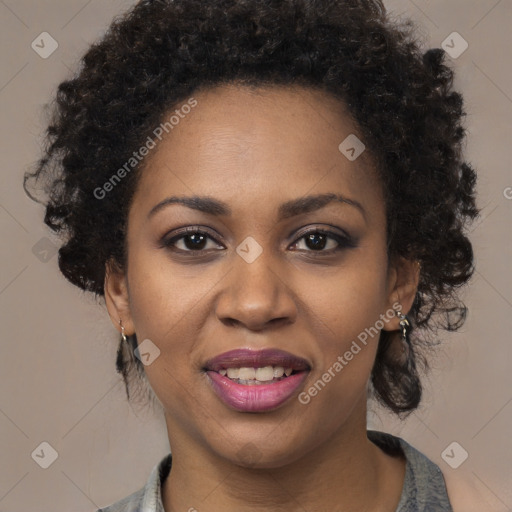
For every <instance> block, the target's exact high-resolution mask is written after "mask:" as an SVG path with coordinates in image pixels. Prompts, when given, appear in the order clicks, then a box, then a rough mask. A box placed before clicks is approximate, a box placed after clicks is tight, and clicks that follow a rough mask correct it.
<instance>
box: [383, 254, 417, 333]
mask: <svg viewBox="0 0 512 512" xmlns="http://www.w3.org/2000/svg"><path fill="white" fill-rule="evenodd" d="M420 268H421V266H420V263H419V262H418V261H416V260H408V259H405V258H403V257H397V258H396V259H395V260H394V261H393V262H392V263H390V266H389V274H388V304H387V306H388V308H391V309H393V310H395V311H400V310H401V311H402V313H403V314H404V315H406V314H407V313H408V312H409V311H410V309H411V307H412V304H413V302H414V297H415V296H416V292H417V290H418V283H419V279H420ZM400 305H401V308H400ZM399 322H400V319H399V318H398V317H394V318H393V319H391V320H390V321H389V322H386V325H385V326H384V330H385V331H395V330H397V329H400V324H399Z"/></svg>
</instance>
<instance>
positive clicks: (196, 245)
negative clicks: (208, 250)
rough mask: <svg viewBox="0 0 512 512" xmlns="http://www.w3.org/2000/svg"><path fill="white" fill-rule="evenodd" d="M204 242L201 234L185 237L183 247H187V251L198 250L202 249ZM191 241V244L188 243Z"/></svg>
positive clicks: (204, 238)
mask: <svg viewBox="0 0 512 512" xmlns="http://www.w3.org/2000/svg"><path fill="white" fill-rule="evenodd" d="M205 240H206V237H205V236H204V235H202V234H201V233H196V234H194V235H187V237H186V238H185V245H186V246H187V249H192V250H198V249H202V248H203V246H204V243H205ZM191 241H192V243H190V242H191Z"/></svg>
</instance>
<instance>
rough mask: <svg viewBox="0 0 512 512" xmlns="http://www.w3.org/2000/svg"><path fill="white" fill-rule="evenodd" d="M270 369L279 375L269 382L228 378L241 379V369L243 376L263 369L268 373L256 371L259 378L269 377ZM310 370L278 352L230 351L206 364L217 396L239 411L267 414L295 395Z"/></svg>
mask: <svg viewBox="0 0 512 512" xmlns="http://www.w3.org/2000/svg"><path fill="white" fill-rule="evenodd" d="M270 367H273V369H274V371H275V372H276V373H275V374H274V375H277V376H278V377H277V378H275V377H274V378H273V379H271V380H270V381H269V382H270V383H262V382H261V381H258V380H254V377H253V378H252V379H251V380H244V378H242V379H239V378H233V379H231V378H229V376H230V375H231V376H236V377H238V371H237V370H238V369H242V370H240V372H241V373H240V374H242V373H243V374H244V375H254V373H255V372H254V370H257V369H258V368H260V369H265V370H263V373H262V370H259V371H257V372H256V376H258V375H262V374H267V375H268V369H269V368H270ZM249 369H250V370H249ZM253 369H254V370H253ZM283 369H285V371H284V372H283ZM310 369H311V367H310V365H309V363H308V362H307V361H306V360H305V359H303V358H301V357H298V356H295V355H293V354H290V353H289V352H285V351H282V350H277V349H266V350H259V351H255V350H249V349H238V350H231V351H229V352H225V353H223V354H220V355H218V356H216V357H214V358H213V359H210V360H208V361H207V362H206V363H205V365H204V370H205V371H206V374H207V376H208V378H209V382H210V384H211V386H212V389H213V391H214V392H215V394H216V395H217V397H218V398H220V400H221V401H222V402H223V403H224V404H225V405H227V406H228V407H230V408H232V409H234V410H237V411H240V412H264V411H269V410H273V409H276V408H277V407H279V406H281V405H282V404H284V402H286V401H287V400H289V399H290V398H291V397H292V396H293V395H294V394H295V392H296V391H297V389H298V388H299V387H300V386H301V385H302V383H303V382H304V380H305V378H306V377H307V375H308V373H309V371H310ZM246 378H247V377H245V379H246ZM268 380H269V379H268V378H265V379H264V381H268Z"/></svg>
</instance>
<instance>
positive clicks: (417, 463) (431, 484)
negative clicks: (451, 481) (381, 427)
mask: <svg viewBox="0 0 512 512" xmlns="http://www.w3.org/2000/svg"><path fill="white" fill-rule="evenodd" d="M368 437H369V439H370V440H372V441H373V442H375V443H376V444H377V445H378V446H379V447H380V448H382V449H383V450H384V451H386V452H387V453H389V454H391V455H397V454H399V453H400V454H401V455H403V456H404V457H405V460H406V468H405V478H404V484H403V489H402V495H401V497H400V502H399V504H398V507H397V509H396V512H412V511H414V512H429V511H433V510H435V511H436V512H453V509H452V507H451V502H450V499H449V496H448V493H447V489H446V485H445V481H444V478H443V474H442V473H441V470H440V469H439V467H438V466H437V465H436V464H435V463H434V462H432V461H431V460H430V459H429V458H428V457H426V456H425V455H424V454H423V453H421V452H420V451H418V450H417V449H416V448H414V447H413V446H411V445H410V444H409V443H407V442H406V441H405V440H404V439H402V438H400V437H396V436H393V435H392V434H387V433H384V432H378V431H368Z"/></svg>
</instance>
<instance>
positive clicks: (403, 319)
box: [396, 305, 411, 359]
mask: <svg viewBox="0 0 512 512" xmlns="http://www.w3.org/2000/svg"><path fill="white" fill-rule="evenodd" d="M396 316H397V317H398V318H399V319H400V327H401V329H402V352H403V353H404V356H405V357H406V359H409V353H410V350H411V348H410V345H411V340H410V338H409V331H410V329H411V322H410V321H409V318H407V315H404V314H403V313H402V309H401V305H400V310H398V311H397V312H396Z"/></svg>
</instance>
